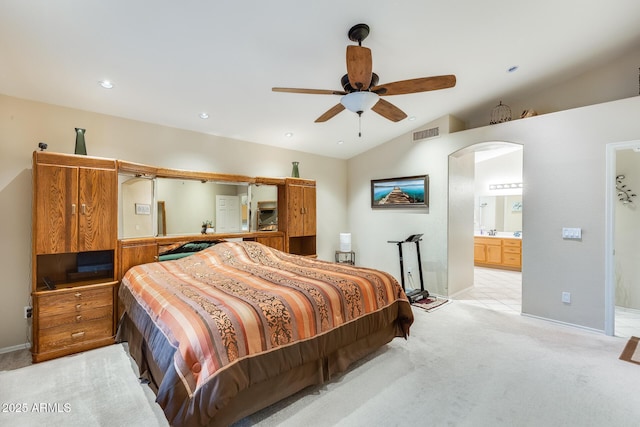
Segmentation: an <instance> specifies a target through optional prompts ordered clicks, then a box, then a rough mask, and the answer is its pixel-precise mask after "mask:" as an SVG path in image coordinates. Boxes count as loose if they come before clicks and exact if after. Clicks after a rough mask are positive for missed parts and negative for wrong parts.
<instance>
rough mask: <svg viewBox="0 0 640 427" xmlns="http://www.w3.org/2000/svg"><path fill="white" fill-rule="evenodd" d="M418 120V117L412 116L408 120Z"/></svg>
mask: <svg viewBox="0 0 640 427" xmlns="http://www.w3.org/2000/svg"><path fill="white" fill-rule="evenodd" d="M415 119H416V116H411V117H409V118H408V119H407V120H409V121H410V122H412V121H414V120H415Z"/></svg>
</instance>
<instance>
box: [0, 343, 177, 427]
mask: <svg viewBox="0 0 640 427" xmlns="http://www.w3.org/2000/svg"><path fill="white" fill-rule="evenodd" d="M154 399H155V396H154V395H153V392H152V391H151V390H150V389H149V387H148V386H147V385H144V384H140V382H139V381H138V371H137V368H136V367H135V365H133V364H132V360H131V359H130V357H129V354H128V351H127V350H126V348H125V346H123V345H122V344H117V345H111V346H108V347H104V348H100V349H96V350H91V351H88V352H85V353H79V354H76V355H72V356H67V357H62V358H59V359H55V360H50V361H47V362H42V363H37V364H34V365H31V366H28V367H25V368H20V369H16V370H13V371H3V372H0V404H1V405H2V407H0V425H3V426H12V427H14V426H25V427H26V426H45V425H46V426H64V427H67V426H71V427H73V426H83V427H89V426H132V427H137V426H167V425H168V423H167V421H166V419H165V417H164V414H163V413H162V410H161V409H160V407H159V406H158V405H157V404H155V402H154Z"/></svg>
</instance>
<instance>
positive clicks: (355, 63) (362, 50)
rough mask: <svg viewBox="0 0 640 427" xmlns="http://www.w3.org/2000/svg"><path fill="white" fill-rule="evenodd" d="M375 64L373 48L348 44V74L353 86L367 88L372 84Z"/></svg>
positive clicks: (359, 88)
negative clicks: (372, 55)
mask: <svg viewBox="0 0 640 427" xmlns="http://www.w3.org/2000/svg"><path fill="white" fill-rule="evenodd" d="M372 72H373V65H372V60H371V49H369V48H368V47H363V46H354V45H351V46H347V75H348V76H349V83H350V84H351V87H353V88H354V89H356V90H367V89H368V88H369V86H370V85H371V73H372Z"/></svg>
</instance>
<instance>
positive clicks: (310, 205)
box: [303, 187, 316, 236]
mask: <svg viewBox="0 0 640 427" xmlns="http://www.w3.org/2000/svg"><path fill="white" fill-rule="evenodd" d="M303 194H304V215H303V233H304V235H305V236H312V235H315V234H316V187H303Z"/></svg>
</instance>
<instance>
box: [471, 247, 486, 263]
mask: <svg viewBox="0 0 640 427" xmlns="http://www.w3.org/2000/svg"><path fill="white" fill-rule="evenodd" d="M485 248H486V245H483V244H482V243H475V244H474V245H473V260H474V261H475V262H486V261H487V253H486V249H485Z"/></svg>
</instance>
